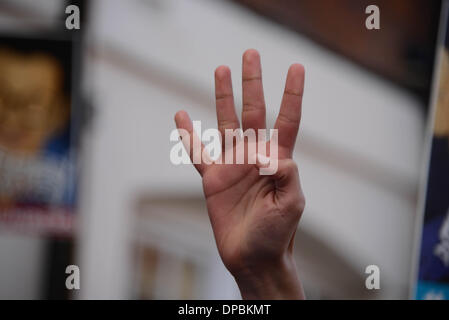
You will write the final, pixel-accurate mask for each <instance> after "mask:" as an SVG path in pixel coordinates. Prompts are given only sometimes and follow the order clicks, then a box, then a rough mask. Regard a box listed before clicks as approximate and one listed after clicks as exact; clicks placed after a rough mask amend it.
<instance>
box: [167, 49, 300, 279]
mask: <svg viewBox="0 0 449 320" xmlns="http://www.w3.org/2000/svg"><path fill="white" fill-rule="evenodd" d="M215 77H216V97H217V118H218V128H219V130H220V131H221V132H222V134H223V133H224V130H225V129H236V128H239V126H240V125H239V121H238V118H237V116H236V115H235V108H234V104H233V96H232V84H231V79H230V72H229V69H228V68H226V67H219V68H218V69H217V71H216V74H215ZM303 79H304V70H303V68H302V66H300V65H293V66H292V67H291V68H290V70H289V74H288V76H287V82H286V89H285V93H284V98H283V102H282V106H281V112H280V114H279V117H278V119H277V122H276V125H275V128H276V129H278V130H279V143H278V144H279V146H278V147H279V152H278V161H279V162H278V163H279V170H278V172H280V173H279V174H275V175H274V176H265V175H260V174H259V165H260V164H258V165H254V164H248V162H247V161H245V164H215V163H213V164H210V165H205V164H199V165H196V168H197V169H198V171H199V172H200V174H201V175H202V177H203V189H204V193H205V196H206V202H207V209H208V212H209V217H210V220H211V223H212V228H213V231H214V235H215V239H216V243H217V247H218V250H219V253H220V255H221V258H222V260H223V262H224V263H225V265H226V267H227V268H228V269H229V270H230V271H231V272H232V273H236V272H239V271H241V270H244V269H246V268H251V267H252V265H256V264H258V263H260V262H265V261H270V260H271V259H277V258H278V257H280V256H281V255H282V253H283V252H285V251H287V250H289V249H290V250H291V247H292V243H293V237H294V234H295V231H296V226H297V223H298V221H299V218H300V216H301V213H302V211H303V208H304V197H303V194H302V191H301V188H300V184H299V179H298V177H297V176H298V174H297V169H296V165H295V164H294V162H293V161H292V160H291V154H292V150H293V145H294V143H295V140H296V134H297V131H298V128H299V119H300V110H301V98H302V90H303V81H304V80H303ZM243 100H244V101H243V105H244V108H243V115H242V121H243V129H247V128H253V129H255V130H257V129H264V128H265V104H264V102H263V100H264V99H263V89H262V82H261V71H260V58H259V56H258V54H257V52H256V51H254V50H248V51H247V52H246V53H245V54H244V58H243ZM176 122H177V125H178V128H183V129H187V131H189V132H192V133H193V129H192V126H191V122H190V119H189V118H188V116H187V114H185V113H184V112H180V113H178V114H177V117H176ZM244 143H245V145H246V144H247V143H246V141H245V142H244ZM268 143H269V142H268ZM235 148H236V146H234V147H233V150H227V151H226V152H229V151H232V152H235ZM245 150H248V149H245ZM252 156H253V155H248V157H247V159H249V158H250V157H252Z"/></svg>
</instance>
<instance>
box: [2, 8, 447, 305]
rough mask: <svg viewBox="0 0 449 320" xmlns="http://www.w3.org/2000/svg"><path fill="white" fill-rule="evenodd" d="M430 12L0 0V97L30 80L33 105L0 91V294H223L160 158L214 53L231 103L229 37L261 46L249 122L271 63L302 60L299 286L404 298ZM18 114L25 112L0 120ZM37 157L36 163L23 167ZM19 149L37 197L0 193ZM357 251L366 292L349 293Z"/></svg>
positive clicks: (210, 114) (196, 224)
mask: <svg viewBox="0 0 449 320" xmlns="http://www.w3.org/2000/svg"><path fill="white" fill-rule="evenodd" d="M69 4H76V5H78V6H79V8H80V9H81V29H80V30H66V28H65V19H66V17H67V14H66V13H65V8H66V6H67V5H69ZM370 4H376V5H377V6H379V8H380V25H381V29H380V30H367V29H366V28H365V19H366V17H367V14H366V13H365V8H366V7H367V6H368V5H370ZM440 6H441V4H440V2H439V1H424V0H410V1H387V0H378V1H374V0H373V1H364V0H362V1H360V0H344V1H342V0H339V1H337V0H321V1H313V0H303V1H301V0H297V1H294V0H281V1H279V0H278V1H275V0H258V1H255V0H235V1H231V0H182V1H180V0H127V1H124V0H95V1H87V0H85V1H62V0H11V1H8V0H1V1H0V66H2V70H8V72H9V73H6V72H5V73H4V75H7V74H9V75H11V74H12V75H17V74H19V75H20V76H17V77H18V79H20V80H17V81H16V82H14V83H12V84H11V83H9V82H8V81H6V80H2V78H7V77H4V76H3V77H2V76H0V91H1V90H2V89H3V88H7V89H5V90H6V91H5V90H4V91H5V92H7V93H8V92H12V91H11V90H13V89H14V90H16V89H17V88H19V87H20V86H22V87H23V88H24V89H23V88H22V87H20V88H22V89H23V90H25V91H26V92H30V93H29V95H30V97H31V98H30V99H37V98H36V95H33V92H47V91H48V95H47V96H48V97H47V96H45V97H43V98H39V99H43V100H42V101H44V102H42V103H41V104H42V105H47V104H48V106H49V107H48V108H40V109H39V108H38V109H37V111H35V109H32V108H31V109H24V110H22V109H21V110H22V111H21V113H17V114H15V113H14V117H15V118H12V117H13V116H11V114H12V113H11V112H14V111H8V110H7V108H6V107H5V105H6V102H4V101H7V98H6V97H7V94H3V96H1V97H0V102H1V103H3V104H4V106H2V107H0V108H3V109H0V125H1V126H3V128H0V147H1V148H0V151H2V152H3V153H4V155H0V159H1V160H0V163H2V165H0V170H3V172H1V171H0V187H2V188H3V189H4V190H6V191H3V193H2V195H0V210H1V212H0V298H2V299H14V298H25V299H39V298H57V299H129V298H137V299H238V298H240V295H239V292H238V289H237V287H236V285H235V283H234V281H233V278H232V277H231V276H230V275H229V274H228V272H227V271H226V269H225V268H224V267H223V265H222V263H221V261H220V258H219V256H218V253H217V250H216V247H215V243H214V239H213V235H212V231H211V228H210V225H209V221H208V217H207V212H206V208H205V203H204V199H203V194H202V189H201V180H200V177H199V175H198V174H197V173H196V172H195V170H194V169H193V168H192V167H190V166H185V165H182V166H174V165H173V164H172V163H171V162H170V161H169V154H170V149H171V147H172V146H173V145H174V143H173V142H170V140H169V136H170V132H171V131H172V130H173V129H174V121H173V117H174V114H175V112H176V111H178V110H180V109H185V110H188V111H189V113H190V114H191V116H192V118H193V119H194V120H201V121H203V128H212V127H215V126H216V120H215V103H214V79H213V71H214V69H215V68H216V67H217V66H218V65H222V64H226V65H229V66H230V67H231V70H232V72H233V74H232V78H233V84H234V90H235V97H236V105H237V108H238V112H240V110H241V102H240V97H241V79H240V74H241V55H242V53H243V51H244V50H246V49H248V48H256V49H257V50H259V52H260V54H261V57H262V68H263V76H264V90H265V99H266V102H267V116H268V121H267V124H268V126H269V127H272V126H273V124H274V119H275V116H276V115H277V112H278V110H279V105H280V101H281V96H282V93H283V86H284V81H285V76H286V72H287V69H288V67H289V65H290V64H292V63H295V62H299V63H302V64H303V65H304V66H305V68H306V84H305V95H304V101H303V117H302V123H301V131H300V134H299V139H298V142H297V146H296V149H295V154H294V158H295V160H297V163H298V165H299V168H300V172H301V180H302V185H303V188H304V192H305V196H306V199H307V207H306V210H305V212H304V214H303V217H302V220H301V223H300V226H299V229H298V232H297V236H296V237H297V239H296V249H295V250H296V252H295V255H296V259H297V263H298V269H299V272H300V275H301V278H302V280H303V282H304V287H305V292H306V295H307V297H308V298H311V299H350V298H358V299H405V298H408V297H410V292H411V289H412V287H413V282H414V281H415V280H414V272H415V271H414V262H413V257H414V254H415V252H416V251H417V249H416V239H417V236H416V232H415V228H416V224H415V222H417V221H419V219H417V217H419V213H420V207H419V204H418V198H419V184H420V176H422V175H423V172H424V166H425V165H424V163H425V160H426V157H427V154H426V151H425V150H426V148H425V141H426V124H427V121H428V115H429V106H430V103H429V101H430V97H431V91H432V90H431V88H432V79H433V69H434V68H433V66H434V62H435V61H434V57H435V48H436V41H437V35H438V25H439V20H440ZM5 66H6V67H5ZM39 68H41V69H43V70H45V71H39V70H41V69H39ZM30 70H37V71H34V73H33V72H32V71H30ZM46 74H48V75H46ZM8 79H10V78H8ZM23 79H27V80H26V81H25V82H24V83H21V81H22V80H23ZM8 86H10V87H8ZM39 86H44V87H45V88H47V89H42V88H40V87H39ZM8 88H9V89H8ZM11 88H13V89H11ZM22 89H21V90H22ZM17 90H18V91H17V92H19V93H20V92H21V91H20V90H19V89H17ZM45 90H47V91H45ZM1 92H3V91H1ZM1 92H0V94H2V93H1ZM45 99H46V100H45ZM58 99H59V100H58ZM47 100H48V101H50V102H48V101H47ZM14 101H16V100H14ZM33 101H34V100H33ZM14 103H17V105H20V104H21V103H22V102H14ZM25 104H26V103H25ZM54 105H57V106H58V107H57V108H56V107H54V108H56V109H51V108H53V107H51V106H54ZM55 110H57V111H55ZM8 112H9V113H8ZM30 112H31V113H33V114H39V115H41V119H34V118H33V119H31V120H29V121H30V123H32V124H33V125H30V126H28V127H27V126H25V127H23V128H22V127H20V128H22V129H20V130H19V131H17V130H18V129H6V128H7V125H11V121H13V120H11V119H15V120H14V121H16V122H12V123H13V124H12V125H11V126H14V125H15V124H17V123H20V121H21V120H17V119H22V118H21V117H23V118H26V117H28V115H29V114H30ZM34 112H36V113H34ZM2 117H3V118H2ZM8 117H9V118H8ZM53 118H55V119H56V120H52V121H50V120H49V119H53ZM5 119H10V120H9V122H8V121H7V120H5ZM2 121H3V122H2ZM24 121H25V120H24ZM27 121H28V120H27ZM8 123H9V124H8ZM8 128H9V127H8ZM24 128H25V129H24ZM30 128H31V129H30ZM36 128H38V129H36ZM39 128H40V129H39ZM14 130H15V131H14ZM24 130H31V131H30V132H31V134H29V135H26V134H24V132H25V131H24ZM39 132H40V133H39ZM38 133H39V134H38ZM64 134H66V135H64ZM23 135H26V136H27V137H28V138H26V137H25V138H24V137H23ZM36 136H38V137H39V138H36ZM33 137H34V138H33ZM54 137H56V138H54ZM58 137H59V138H58ZM61 137H62V138H61ZM27 139H29V140H27ZM33 139H34V140H33ZM54 139H56V140H54ZM58 139H59V140H58ZM11 141H13V142H11ZM23 141H25V142H23ZM27 141H32V142H33V141H34V144H32V143H31V142H29V143H28V142H27ZM53 141H56V142H53ZM52 143H53V144H52ZM47 146H49V147H47ZM55 146H56V147H55ZM43 150H50V151H52V152H53V153H51V152H43ZM55 150H56V151H55ZM43 154H45V157H44V156H42V155H43ZM48 154H52V155H48ZM54 154H57V156H54ZM5 159H6V160H5ZM8 159H9V160H8ZM11 159H12V160H11ZM18 159H19V160H18ZM24 159H28V160H24ZM30 159H32V160H30ZM48 159H56V160H55V161H56V163H55V162H52V163H51V165H50V166H49V167H48V165H42V166H41V165H40V163H43V162H45V163H48V162H49V161H50V160H48ZM2 161H3V162H2ZM24 161H25V162H24ZM26 161H32V162H33V163H35V164H36V163H38V164H36V168H37V169H36V170H35V171H33V172H34V173H29V175H30V176H31V175H33V174H37V175H39V174H38V173H36V172H41V171H40V170H44V169H46V170H50V171H51V172H55V170H56V171H57V170H60V172H61V174H60V176H61V177H62V178H60V179H59V180H58V179H56V178H55V179H53V180H50V181H47V182H48V184H49V185H50V187H49V189H50V190H52V191H51V192H48V193H45V192H41V193H39V196H40V197H39V199H41V200H39V201H36V200H35V196H34V193H33V192H34V191H33V190H34V189H33V190H32V191H29V190H28V191H27V197H23V195H21V194H19V192H15V193H14V194H12V195H11V194H10V193H11V187H8V183H9V182H8V183H7V182H6V176H7V174H6V173H7V172H11V170H15V171H14V172H19V173H17V175H18V174H20V177H21V178H20V179H19V178H17V175H16V176H15V178H14V177H13V178H8V179H12V180H13V181H14V183H15V184H18V183H19V182H20V184H19V185H20V186H21V187H23V185H24V183H23V180H24V179H25V178H23V172H22V171H23V170H25V169H24V168H27V166H29V162H26ZM51 161H53V160H51ZM18 163H25V164H24V165H21V166H20V168H17V167H18V166H19V165H18ZM43 168H44V169H43ZM48 168H49V169H48ZM8 170H9V171H8ZM21 170H22V171H21ZM43 176H45V177H47V176H46V175H43ZM25 177H27V174H25ZM2 179H3V181H2ZM39 179H41V180H39ZM39 179H37V180H36V181H42V179H43V178H39ZM25 180H26V179H25ZM8 181H9V180H8ZM18 181H19V182H18ZM25 185H26V183H25ZM36 185H37V188H40V187H41V186H42V184H41V183H40V182H39V183H36ZM32 186H33V184H32V183H31V187H32ZM31 187H30V186H28V188H31ZM64 188H67V189H68V191H66V192H62V191H61V190H62V189H64ZM21 190H22V189H21ZM55 190H56V191H58V190H59V191H60V193H55V192H53V191H55ZM18 194H19V195H18ZM30 194H32V195H33V196H30ZM55 194H56V195H55ZM58 195H59V197H58ZM64 195H65V196H64ZM2 196H3V199H2ZM42 197H44V198H45V201H43V200H42ZM11 199H12V200H11ZM55 199H56V200H55ZM30 210H31V211H30ZM30 212H31V213H30ZM61 217H62V218H61ZM417 228H419V226H418V227H417ZM70 264H74V265H77V266H79V268H80V275H81V284H80V286H81V288H80V289H79V290H74V291H69V290H67V289H66V288H65V279H66V277H67V274H65V268H66V266H67V265H70ZM371 264H375V265H378V266H379V268H380V271H381V278H380V279H381V282H380V283H381V289H380V290H367V289H366V288H365V278H366V276H367V275H366V274H365V268H366V266H368V265H371Z"/></svg>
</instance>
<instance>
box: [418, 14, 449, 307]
mask: <svg viewBox="0 0 449 320" xmlns="http://www.w3.org/2000/svg"><path fill="white" fill-rule="evenodd" d="M448 11H449V10H448V7H447V6H446V9H445V15H446V16H445V19H444V21H446V22H445V23H444V29H443V31H442V32H443V39H444V45H443V46H440V48H438V50H441V51H440V54H441V55H440V56H441V59H440V63H439V64H438V66H439V68H438V70H437V74H438V76H437V81H438V85H437V90H438V91H437V93H436V95H435V97H436V99H435V115H434V119H433V130H432V142H431V151H430V159H429V167H428V175H427V188H426V191H425V204H424V217H423V226H422V235H421V246H420V253H419V265H418V268H419V270H418V283H417V286H416V293H415V294H416V295H415V297H416V299H438V300H440V299H441V300H442V299H445V300H447V299H449V24H448V22H447V16H448Z"/></svg>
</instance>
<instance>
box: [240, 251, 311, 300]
mask: <svg viewBox="0 0 449 320" xmlns="http://www.w3.org/2000/svg"><path fill="white" fill-rule="evenodd" d="M233 275H234V278H235V280H236V282H237V285H238V287H239V289H240V293H241V295H242V298H243V299H245V300H259V299H260V300H271V299H272V300H282V299H286V300H295V299H305V296H304V292H303V289H302V285H301V282H300V280H299V277H298V272H297V270H296V264H295V261H294V259H293V256H292V255H291V254H285V255H284V256H282V257H280V258H279V259H277V260H271V261H269V262H266V263H259V264H257V265H255V266H253V267H248V268H245V269H244V270H239V271H238V272H236V273H235V274H233Z"/></svg>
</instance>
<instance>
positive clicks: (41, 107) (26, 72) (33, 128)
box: [0, 36, 76, 234]
mask: <svg viewBox="0 0 449 320" xmlns="http://www.w3.org/2000/svg"><path fill="white" fill-rule="evenodd" d="M72 60H73V59H72V43H71V41H68V40H59V39H56V40H53V39H48V38H45V39H41V38H38V37H11V36H1V37H0V70H2V72H0V228H3V229H4V228H7V229H14V230H19V231H25V232H33V233H43V234H70V233H71V232H72V229H73V214H74V211H75V195H76V192H75V191H76V182H75V177H76V175H75V161H74V159H75V157H74V154H73V150H72V148H71V141H72V139H73V137H72V124H71V114H72V112H71V101H72V100H71V99H72Z"/></svg>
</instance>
